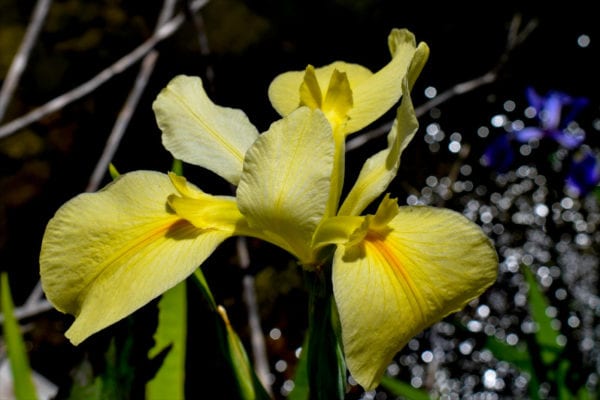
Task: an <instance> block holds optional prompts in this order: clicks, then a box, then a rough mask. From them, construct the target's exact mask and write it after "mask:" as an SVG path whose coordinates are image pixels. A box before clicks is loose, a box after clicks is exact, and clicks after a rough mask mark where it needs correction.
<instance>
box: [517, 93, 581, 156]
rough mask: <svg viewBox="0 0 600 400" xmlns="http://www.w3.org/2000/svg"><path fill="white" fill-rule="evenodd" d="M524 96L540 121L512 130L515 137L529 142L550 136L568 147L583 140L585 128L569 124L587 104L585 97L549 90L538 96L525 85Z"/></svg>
mask: <svg viewBox="0 0 600 400" xmlns="http://www.w3.org/2000/svg"><path fill="white" fill-rule="evenodd" d="M526 96H527V100H528V101H529V105H530V106H531V107H533V109H535V112H536V116H537V119H538V121H539V125H538V126H529V127H525V128H523V129H521V130H519V131H515V132H514V135H515V139H516V140H518V141H519V142H529V141H530V140H540V139H542V138H544V137H549V138H551V139H553V140H555V141H556V142H557V143H559V144H560V145H561V146H563V147H565V148H567V149H574V148H576V147H578V146H579V145H580V144H581V143H582V142H583V140H584V139H585V132H584V131H583V130H582V129H581V128H579V127H577V126H572V125H571V122H573V120H574V119H575V117H576V116H577V114H578V113H579V112H580V111H581V110H582V109H583V108H584V107H585V106H586V105H587V104H588V99H586V98H584V97H572V96H569V95H567V94H565V93H562V92H559V91H550V92H548V94H547V95H546V96H540V95H539V94H538V93H537V92H536V91H535V90H534V89H533V88H531V87H529V88H527V91H526Z"/></svg>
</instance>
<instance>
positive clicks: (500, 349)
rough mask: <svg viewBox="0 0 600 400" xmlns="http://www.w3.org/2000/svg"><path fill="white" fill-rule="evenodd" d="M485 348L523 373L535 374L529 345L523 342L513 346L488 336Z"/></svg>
mask: <svg viewBox="0 0 600 400" xmlns="http://www.w3.org/2000/svg"><path fill="white" fill-rule="evenodd" d="M485 347H486V348H487V349H488V350H490V351H491V352H492V354H494V357H496V358H497V359H499V360H504V361H507V362H509V363H511V364H514V365H515V366H516V367H518V368H519V369H520V370H521V371H523V372H527V373H529V374H533V362H532V361H531V356H530V354H529V349H528V348H527V345H526V344H525V343H523V342H520V343H518V345H516V346H512V345H510V344H508V343H506V342H505V341H503V340H500V339H497V338H496V337H494V336H488V338H487V340H486V343H485Z"/></svg>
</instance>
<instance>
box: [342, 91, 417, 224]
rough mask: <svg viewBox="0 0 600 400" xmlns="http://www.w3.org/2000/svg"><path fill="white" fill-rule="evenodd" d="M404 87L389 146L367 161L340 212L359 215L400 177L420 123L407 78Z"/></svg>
mask: <svg viewBox="0 0 600 400" xmlns="http://www.w3.org/2000/svg"><path fill="white" fill-rule="evenodd" d="M404 90H405V91H406V93H405V94H404V96H403V97H402V103H401V104H400V107H398V111H397V113H396V119H395V120H394V124H393V125H392V129H391V131H390V133H389V134H388V138H387V140H388V147H387V148H386V149H385V150H382V151H380V152H379V153H377V154H375V155H373V156H371V157H370V158H369V159H367V161H366V162H365V163H364V165H363V167H362V169H361V171H360V174H359V175H358V179H357V180H356V182H355V184H354V186H353V187H352V189H351V190H350V192H349V193H348V196H346V199H345V200H344V203H343V204H342V206H341V207H340V210H339V213H338V214H339V215H359V214H360V213H361V212H362V211H363V210H364V209H365V208H366V207H367V206H368V205H369V204H370V203H371V202H372V201H373V200H375V199H376V198H377V197H379V196H380V195H381V194H382V193H383V192H384V191H385V190H386V189H387V187H388V185H389V184H390V182H391V181H392V180H393V179H394V178H395V177H396V174H397V172H398V168H399V167H400V156H401V155H402V151H404V149H405V148H406V146H408V144H409V143H410V141H411V140H412V138H413V137H414V135H415V133H416V131H417V129H418V127H419V123H418V121H417V117H416V115H415V110H414V108H413V105H412V101H411V99H410V93H409V92H408V83H407V80H406V79H405V80H404Z"/></svg>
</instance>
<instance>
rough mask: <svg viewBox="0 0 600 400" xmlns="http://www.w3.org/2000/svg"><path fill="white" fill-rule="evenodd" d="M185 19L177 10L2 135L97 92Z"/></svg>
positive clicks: (0, 132) (0, 129)
mask: <svg viewBox="0 0 600 400" xmlns="http://www.w3.org/2000/svg"><path fill="white" fill-rule="evenodd" d="M206 3H208V0H196V1H195V2H193V3H192V5H193V9H194V10H195V11H197V10H199V9H200V8H201V7H203V6H204V5H206ZM184 21H185V16H184V15H183V13H179V14H177V15H176V16H175V17H173V18H172V19H171V20H170V21H169V22H167V23H165V24H164V25H162V26H161V27H160V28H159V29H158V30H157V31H156V32H155V33H154V35H152V36H151V37H150V38H148V39H147V40H146V41H145V42H144V43H142V44H141V45H140V46H138V47H137V48H135V49H134V50H133V51H132V52H131V53H129V54H127V55H125V56H124V57H122V58H120V59H119V60H118V61H117V62H115V63H114V64H112V65H111V66H109V67H108V68H106V69H104V70H102V71H101V72H100V73H99V74H97V75H96V76H94V77H93V78H92V79H90V80H89V81H87V82H85V83H83V84H82V85H80V86H78V87H76V88H75V89H72V90H70V91H68V92H66V93H64V94H62V95H60V96H58V97H56V98H54V99H52V100H50V101H49V102H47V103H46V104H44V105H42V106H40V107H38V108H36V109H34V110H32V111H30V112H28V113H27V114H25V115H23V116H22V117H19V118H17V119H15V120H13V121H11V122H9V123H8V124H5V125H2V126H0V138H3V137H5V136H8V135H10V134H12V133H14V132H16V131H18V130H19V129H22V128H24V127H25V126H27V125H29V124H31V123H33V122H35V121H38V120H40V119H41V118H43V117H45V116H46V115H48V114H51V113H53V112H55V111H58V110H60V109H61V108H63V107H64V106H66V105H67V104H69V103H72V102H74V101H75V100H78V99H80V98H82V97H84V96H86V95H87V94H89V93H91V92H93V91H94V90H95V89H97V88H98V87H99V86H101V85H102V84H104V83H106V82H107V81H108V80H110V79H111V78H113V77H114V76H115V75H117V74H119V73H121V72H123V71H124V70H126V69H127V68H129V67H131V66H132V65H133V64H135V63H136V62H137V61H139V60H140V59H141V58H142V57H144V56H145V55H146V54H147V53H148V52H150V51H151V50H152V49H153V48H154V47H155V46H156V45H157V44H158V43H159V42H161V41H162V40H164V39H166V38H168V37H169V36H171V35H172V34H173V33H174V32H175V31H176V30H177V29H178V28H179V27H180V26H181V24H182V23H183V22H184Z"/></svg>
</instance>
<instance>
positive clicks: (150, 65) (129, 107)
mask: <svg viewBox="0 0 600 400" xmlns="http://www.w3.org/2000/svg"><path fill="white" fill-rule="evenodd" d="M175 4H176V0H165V1H164V2H163V6H162V9H161V11H160V14H159V17H158V21H157V23H156V29H155V32H157V31H158V30H159V29H160V27H161V26H162V25H164V24H165V23H166V22H167V21H168V20H169V19H170V18H171V16H172V15H173V11H174V9H175ZM157 59H158V51H156V50H152V51H151V52H150V53H148V54H147V55H146V56H145V57H144V60H143V61H142V67H141V69H140V72H139V73H138V76H137V77H136V80H135V83H134V85H133V88H132V89H131V92H130V93H129V96H128V97H127V100H126V101H125V104H124V105H123V108H122V109H121V112H120V113H119V116H118V117H117V121H116V122H115V125H114V126H113V129H112V131H111V133H110V136H109V137H108V140H107V142H106V145H105V147H104V151H103V152H102V156H101V157H100V159H99V160H98V162H97V163H96V167H95V168H94V172H93V173H92V176H91V177H90V180H89V182H88V185H87V187H86V189H85V190H86V192H93V191H95V190H97V189H98V187H99V186H100V183H101V181H102V178H104V175H105V174H106V172H107V170H108V164H110V162H111V160H112V159H113V157H114V155H115V152H116V151H117V148H118V147H119V144H120V143H121V138H122V137H123V135H124V134H125V130H126V129H127V126H128V125H129V121H130V120H131V117H132V116H133V113H134V111H135V109H136V107H137V104H138V102H139V100H140V97H141V96H142V93H143V91H144V89H145V88H146V85H147V84H148V79H150V75H151V74H152V71H153V70H154V66H155V65H156V60H157Z"/></svg>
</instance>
